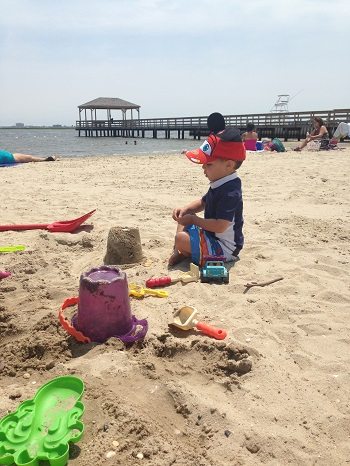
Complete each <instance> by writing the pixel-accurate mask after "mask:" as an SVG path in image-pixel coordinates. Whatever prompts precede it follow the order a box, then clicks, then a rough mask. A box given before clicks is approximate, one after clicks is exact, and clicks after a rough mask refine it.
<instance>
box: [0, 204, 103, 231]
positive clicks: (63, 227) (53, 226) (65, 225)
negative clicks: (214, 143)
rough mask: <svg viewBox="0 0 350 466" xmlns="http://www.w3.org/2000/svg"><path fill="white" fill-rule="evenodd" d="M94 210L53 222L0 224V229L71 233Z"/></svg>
mask: <svg viewBox="0 0 350 466" xmlns="http://www.w3.org/2000/svg"><path fill="white" fill-rule="evenodd" d="M95 211H96V209H95V210H92V211H91V212H89V213H88V214H85V215H83V216H82V217H79V218H76V219H74V220H62V221H58V222H53V223H38V224H32V225H0V231H9V230H15V231H18V230H48V231H51V232H54V233H56V232H62V233H72V232H73V231H75V230H76V229H77V228H78V227H80V225H81V224H82V223H84V222H85V220H87V219H88V218H89V217H91V215H92V214H93V213H94V212H95Z"/></svg>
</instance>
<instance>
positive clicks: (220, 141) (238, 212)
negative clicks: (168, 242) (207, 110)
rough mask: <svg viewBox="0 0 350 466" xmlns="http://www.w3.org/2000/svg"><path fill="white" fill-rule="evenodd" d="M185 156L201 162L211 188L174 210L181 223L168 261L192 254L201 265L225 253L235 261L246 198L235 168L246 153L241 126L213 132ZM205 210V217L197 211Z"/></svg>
mask: <svg viewBox="0 0 350 466" xmlns="http://www.w3.org/2000/svg"><path fill="white" fill-rule="evenodd" d="M186 157H187V158H188V159H189V160H191V161H192V162H195V163H200V164H202V168H203V170H204V175H205V176H206V177H207V178H208V179H209V181H210V189H209V191H208V192H207V193H206V194H205V195H204V196H203V197H202V198H199V199H196V200H195V201H193V202H191V203H190V204H188V205H186V206H184V207H176V208H175V209H174V210H173V219H174V220H175V221H176V222H177V223H178V226H177V231H176V235H175V244H174V250H173V253H172V254H171V256H170V258H169V262H168V263H169V265H174V264H176V263H178V262H180V261H181V260H183V259H185V258H186V257H190V256H192V262H194V263H196V264H198V265H202V264H203V262H204V257H205V256H208V255H215V256H222V255H223V256H225V258H226V260H227V261H233V260H235V258H236V257H237V256H238V254H239V252H240V250H241V249H242V247H243V232H242V227H243V201H242V188H241V180H240V178H239V177H238V175H237V173H236V170H237V169H238V168H239V167H240V166H241V164H242V162H243V160H245V157H246V151H245V148H244V145H243V143H242V138H241V135H240V132H239V129H238V128H226V129H225V130H223V131H220V132H219V133H218V134H216V135H215V134H211V135H209V136H208V139H207V140H206V141H204V143H203V144H202V146H201V147H200V148H199V149H195V150H193V151H188V152H186ZM203 210H204V218H202V217H198V216H197V215H196V214H197V213H198V212H201V211H203Z"/></svg>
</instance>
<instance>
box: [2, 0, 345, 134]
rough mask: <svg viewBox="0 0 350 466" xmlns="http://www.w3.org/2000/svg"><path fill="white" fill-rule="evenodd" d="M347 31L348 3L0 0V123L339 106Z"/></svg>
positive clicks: (342, 99)
mask: <svg viewBox="0 0 350 466" xmlns="http://www.w3.org/2000/svg"><path fill="white" fill-rule="evenodd" d="M349 30H350V2H349V0H333V1H331V0H327V1H326V0H317V1H316V0H248V1H242V0H239V1H238V0H237V1H236V0H210V1H209V0H166V1H165V0H94V1H92V0H60V1H48V0H27V1H26V0H0V31H1V37H0V99H1V101H0V105H1V112H0V125H12V124H14V123H15V122H24V123H26V124H49V125H50V124H55V123H61V124H69V125H71V124H75V120H76V119H77V118H78V109H77V106H78V105H79V104H82V103H85V102H88V101H90V100H92V99H95V98H96V97H119V98H122V99H125V100H128V101H130V102H134V103H137V104H139V105H141V117H145V118H146V117H149V118H152V117H167V116H199V115H208V114H209V113H211V112H213V111H220V112H222V113H223V114H237V113H258V112H268V111H269V110H270V109H271V107H272V106H273V103H274V101H275V100H276V97H277V94H290V95H291V96H294V95H296V94H297V95H296V96H295V97H294V99H292V101H291V102H290V105H289V108H290V110H291V111H298V110H326V109H334V108H349V107H350V97H349V96H350V92H349V89H350V88H349V82H350V80H349V78H350V60H349V43H350V42H349V36H350V34H349ZM113 116H114V117H115V118H118V117H119V116H120V113H119V114H118V113H117V112H116V115H113ZM101 117H104V114H103V116H102V115H101Z"/></svg>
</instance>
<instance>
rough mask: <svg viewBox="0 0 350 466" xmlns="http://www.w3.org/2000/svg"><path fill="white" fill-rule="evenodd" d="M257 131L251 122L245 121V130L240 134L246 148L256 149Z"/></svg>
mask: <svg viewBox="0 0 350 466" xmlns="http://www.w3.org/2000/svg"><path fill="white" fill-rule="evenodd" d="M257 140H258V133H257V132H256V131H255V126H254V125H253V123H247V131H246V132H245V133H243V134H242V141H243V143H244V145H245V148H246V149H247V150H256V141H257Z"/></svg>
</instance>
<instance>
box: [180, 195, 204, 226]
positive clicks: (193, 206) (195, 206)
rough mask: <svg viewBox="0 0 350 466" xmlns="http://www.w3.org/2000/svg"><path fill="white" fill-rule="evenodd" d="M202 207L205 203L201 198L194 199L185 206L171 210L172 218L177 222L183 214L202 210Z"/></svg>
mask: <svg viewBox="0 0 350 466" xmlns="http://www.w3.org/2000/svg"><path fill="white" fill-rule="evenodd" d="M204 207H205V203H204V201H203V199H202V198H201V199H196V200H195V201H192V202H190V204H188V205H186V206H185V207H176V208H175V209H174V210H173V219H174V220H176V221H177V222H178V221H179V219H180V218H182V217H183V216H184V215H188V214H196V213H197V212H202V210H204Z"/></svg>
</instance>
